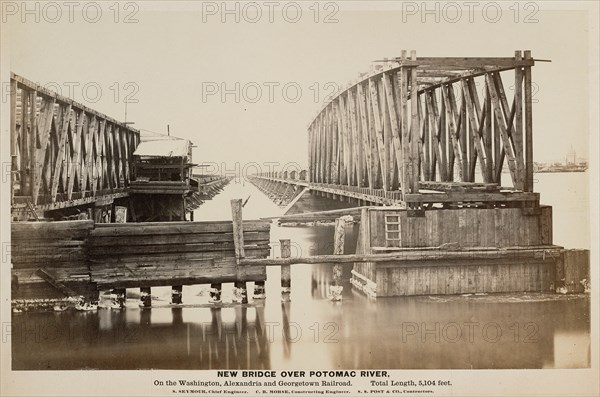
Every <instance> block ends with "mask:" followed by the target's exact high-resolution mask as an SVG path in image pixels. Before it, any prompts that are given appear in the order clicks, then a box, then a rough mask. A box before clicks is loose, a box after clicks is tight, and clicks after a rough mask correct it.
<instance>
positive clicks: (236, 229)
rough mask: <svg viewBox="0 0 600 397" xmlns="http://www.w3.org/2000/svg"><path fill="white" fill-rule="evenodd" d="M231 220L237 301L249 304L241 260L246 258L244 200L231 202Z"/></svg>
mask: <svg viewBox="0 0 600 397" xmlns="http://www.w3.org/2000/svg"><path fill="white" fill-rule="evenodd" d="M231 219H232V222H233V244H234V247H235V259H236V263H237V271H238V280H237V281H236V282H235V283H234V286H235V300H236V301H237V302H238V303H248V290H247V289H246V280H245V278H246V276H245V272H244V269H243V265H241V264H240V260H241V259H243V258H244V256H245V253H244V227H243V222H242V199H233V200H231Z"/></svg>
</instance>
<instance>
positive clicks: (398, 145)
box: [382, 73, 404, 186]
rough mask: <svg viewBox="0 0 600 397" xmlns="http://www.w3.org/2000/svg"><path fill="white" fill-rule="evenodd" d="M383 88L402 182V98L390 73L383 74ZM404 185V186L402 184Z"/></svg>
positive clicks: (396, 163)
mask: <svg viewBox="0 0 600 397" xmlns="http://www.w3.org/2000/svg"><path fill="white" fill-rule="evenodd" d="M382 78H383V88H384V91H385V95H386V104H387V114H388V115H389V118H390V126H391V138H392V146H393V149H394V153H395V159H396V162H395V165H396V166H397V167H398V175H399V176H400V178H401V184H402V175H403V172H404V171H403V167H404V156H403V150H402V141H401V139H400V138H401V125H400V124H401V121H400V118H401V116H400V115H399V114H398V113H397V110H398V106H397V104H396V102H397V101H399V100H400V99H399V98H397V97H395V92H396V90H395V89H394V86H395V84H396V85H397V83H394V79H393V78H392V77H391V76H390V74H388V73H384V74H383V77H382ZM402 186H404V185H403V184H402Z"/></svg>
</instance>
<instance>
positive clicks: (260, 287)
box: [252, 281, 266, 299]
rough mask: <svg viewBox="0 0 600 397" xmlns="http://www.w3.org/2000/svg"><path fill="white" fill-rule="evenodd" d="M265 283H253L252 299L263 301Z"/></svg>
mask: <svg viewBox="0 0 600 397" xmlns="http://www.w3.org/2000/svg"><path fill="white" fill-rule="evenodd" d="M265 298H266V295H265V282H264V281H256V282H255V283H254V294H253V296H252V299H265Z"/></svg>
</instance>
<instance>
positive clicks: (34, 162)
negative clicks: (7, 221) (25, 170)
mask: <svg viewBox="0 0 600 397" xmlns="http://www.w3.org/2000/svg"><path fill="white" fill-rule="evenodd" d="M29 99H30V106H31V109H32V111H31V112H30V113H29V117H30V119H29V122H30V124H31V137H30V140H29V164H30V167H31V169H30V171H29V172H30V175H31V176H30V180H29V184H30V186H29V192H28V193H27V195H30V196H31V197H32V201H33V192H34V186H35V184H36V180H37V178H38V173H39V171H38V167H40V168H41V166H40V165H38V158H37V119H36V110H37V91H35V90H33V91H32V92H31V94H30V95H29ZM40 106H41V105H40ZM41 114H42V108H41V107H40V118H41V117H42V116H41Z"/></svg>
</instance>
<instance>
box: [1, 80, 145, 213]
mask: <svg viewBox="0 0 600 397" xmlns="http://www.w3.org/2000/svg"><path fill="white" fill-rule="evenodd" d="M10 98H11V176H12V178H11V183H12V184H11V186H12V200H13V202H12V205H13V209H14V210H18V209H22V208H29V209H31V210H32V211H46V210H54V209H59V208H66V207H73V206H77V205H84V204H89V203H94V202H96V203H97V202H102V201H103V200H104V201H110V200H112V199H114V198H119V197H123V196H126V195H127V191H126V189H127V187H128V186H129V183H130V179H131V175H132V170H131V168H132V161H133V151H134V150H135V148H136V146H137V145H138V143H139V139H140V138H139V131H137V130H135V129H133V128H131V127H129V126H127V125H126V124H125V123H121V122H119V121H117V120H115V119H113V118H111V117H108V116H106V115H104V114H102V113H99V112H97V111H95V110H93V109H90V108H88V107H86V106H84V105H82V104H80V103H77V102H75V101H74V100H72V99H70V98H66V97H64V96H61V95H59V94H57V93H55V92H53V91H50V90H48V89H46V88H44V87H42V86H40V85H38V84H36V83H33V82H31V81H29V80H27V79H25V78H23V77H21V76H18V75H16V74H11V95H10Z"/></svg>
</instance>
